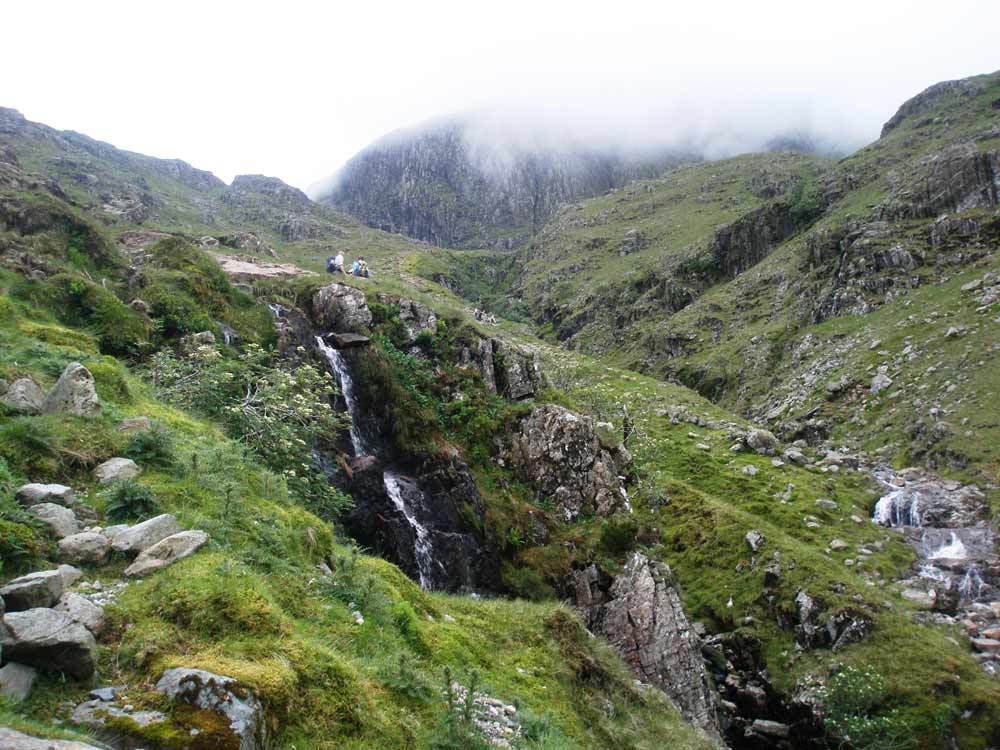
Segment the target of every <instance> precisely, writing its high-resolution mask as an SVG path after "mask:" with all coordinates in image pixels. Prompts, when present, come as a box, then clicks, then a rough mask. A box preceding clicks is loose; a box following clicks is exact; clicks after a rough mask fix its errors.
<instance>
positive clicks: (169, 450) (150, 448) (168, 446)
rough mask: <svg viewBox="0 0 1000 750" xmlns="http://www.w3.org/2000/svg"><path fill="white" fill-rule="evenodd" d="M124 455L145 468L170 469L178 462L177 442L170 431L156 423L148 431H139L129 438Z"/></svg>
mask: <svg viewBox="0 0 1000 750" xmlns="http://www.w3.org/2000/svg"><path fill="white" fill-rule="evenodd" d="M122 455H124V456H125V457H127V458H131V459H132V460H133V461H136V462H138V463H139V464H141V465H143V466H157V467H160V468H163V469H168V468H170V467H171V466H173V465H174V463H175V462H176V461H177V454H176V441H175V440H174V436H173V434H172V433H171V432H170V430H168V429H167V428H166V427H164V426H163V425H162V424H159V423H158V422H154V423H153V424H152V425H151V426H150V428H149V429H148V430H139V431H137V432H136V433H134V434H133V435H132V437H131V438H129V441H128V444H127V445H126V446H125V450H124V452H123V453H122Z"/></svg>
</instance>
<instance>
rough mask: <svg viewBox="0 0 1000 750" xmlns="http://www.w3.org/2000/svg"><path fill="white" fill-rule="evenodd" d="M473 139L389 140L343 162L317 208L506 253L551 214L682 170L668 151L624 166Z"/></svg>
mask: <svg viewBox="0 0 1000 750" xmlns="http://www.w3.org/2000/svg"><path fill="white" fill-rule="evenodd" d="M480 135H482V133H481V132H480V131H479V125H478V123H476V122H472V121H469V120H467V119H465V118H454V119H452V120H450V121H448V122H444V123H436V124H434V125H432V126H425V127H419V128H414V129H413V130H412V131H410V132H405V133H396V134H394V135H393V136H392V137H391V138H386V139H384V140H382V141H378V142H376V143H373V144H372V145H370V146H368V147H367V148H365V149H364V150H363V151H361V152H360V153H359V154H358V155H356V156H355V157H354V158H352V159H351V160H350V161H349V162H348V163H347V164H346V165H344V167H343V169H342V170H341V171H340V173H339V174H338V175H337V176H336V179H335V180H332V181H331V182H332V188H331V189H328V190H327V191H326V193H325V194H321V195H319V196H317V197H318V200H319V201H320V202H321V203H327V204H329V205H333V206H336V207H338V208H340V209H341V210H344V211H346V212H347V213H350V214H352V215H353V216H356V217H357V218H359V219H360V220H361V221H363V222H364V223H366V224H368V225H369V226H372V227H375V228H377V229H384V230H386V231H388V232H397V233H401V234H406V235H409V236H410V237H415V238H417V239H420V240H426V241H428V242H431V243H434V244H436V245H441V246H444V247H501V248H505V249H509V248H510V247H512V246H515V245H518V244H522V243H523V242H525V241H527V240H528V239H529V238H530V236H531V234H532V233H533V232H534V231H535V230H536V229H537V228H538V227H540V226H541V225H542V224H543V223H544V222H545V221H546V220H547V219H548V218H549V217H550V216H551V215H552V213H553V212H554V211H555V210H556V208H557V207H558V206H559V205H560V204H562V203H567V202H570V201H573V200H575V199H578V198H582V197H587V196H593V195H600V194H602V193H604V192H606V191H608V190H609V189H612V188H615V187H619V186H621V185H624V184H625V183H627V182H630V181H631V180H634V179H639V178H642V177H655V176H657V175H659V174H660V172H662V171H663V170H665V169H667V168H668V167H670V166H673V165H675V164H677V163H679V162H680V161H682V158H681V157H679V156H677V155H676V154H673V153H670V152H668V151H662V152H661V153H659V154H655V155H650V156H649V157H648V158H638V157H637V158H634V159H633V158H630V157H628V156H625V155H622V154H621V153H619V152H615V151H612V150H601V149H594V148H577V149H560V150H558V151H554V150H545V149H538V148H527V147H525V145H524V144H523V143H513V142H506V143H504V142H502V141H503V139H502V138H501V139H500V141H498V140H497V137H496V136H497V133H492V134H491V137H489V138H488V139H481V138H479V137H478V136H480ZM498 233H503V235H504V236H502V237H500V238H498V237H497V235H498Z"/></svg>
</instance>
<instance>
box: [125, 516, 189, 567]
mask: <svg viewBox="0 0 1000 750" xmlns="http://www.w3.org/2000/svg"><path fill="white" fill-rule="evenodd" d="M180 531H181V525H180V524H179V523H177V519H176V518H175V517H174V516H172V515H170V514H169V513H161V514H160V515H158V516H154V517H153V518H149V519H147V520H145V521H143V522H142V523H137V524H136V525H135V526H130V527H128V528H125V529H123V530H122V531H119V532H118V533H117V534H115V536H114V538H113V539H112V540H111V549H113V550H114V551H115V552H121V553H123V554H125V555H129V556H135V555H138V554H139V553H140V552H142V551H143V550H145V549H148V548H149V547H152V546H153V545H154V544H156V543H157V542H159V541H161V540H163V539H166V538H167V537H168V536H171V535H173V534H177V533H179V532H180Z"/></svg>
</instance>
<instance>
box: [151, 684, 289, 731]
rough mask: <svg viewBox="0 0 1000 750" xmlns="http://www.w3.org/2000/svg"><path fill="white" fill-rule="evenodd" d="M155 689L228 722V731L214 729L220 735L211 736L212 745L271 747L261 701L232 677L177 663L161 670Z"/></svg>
mask: <svg viewBox="0 0 1000 750" xmlns="http://www.w3.org/2000/svg"><path fill="white" fill-rule="evenodd" d="M156 690H157V691H158V692H160V693H163V695H164V696H166V698H167V700H169V701H175V702H182V703H187V704H188V705H190V706H193V707H194V708H196V709H199V710H201V711H208V712H211V713H215V714H219V715H221V716H222V717H224V718H225V719H226V721H228V722H229V726H228V731H227V730H226V729H223V730H221V731H220V730H213V731H218V733H219V736H217V737H212V738H211V740H212V741H214V742H215V743H216V744H215V745H211V746H214V747H234V748H239V750H270V748H272V747H273V744H274V743H273V740H272V738H271V727H270V726H269V722H268V718H267V715H266V714H265V712H264V707H263V705H262V704H261V702H260V700H259V699H258V698H257V696H255V695H254V694H253V692H251V691H250V690H247V689H246V688H244V687H242V686H241V685H239V684H238V683H237V682H236V680H234V679H233V678H232V677H225V676H222V675H217V674H213V673H211V672H206V671H204V670H201V669H186V668H183V667H177V668H174V669H168V670H167V671H166V672H164V673H163V675H162V676H161V677H160V679H159V680H158V681H157V683H156ZM223 735H228V736H223ZM209 746H210V745H205V747H209Z"/></svg>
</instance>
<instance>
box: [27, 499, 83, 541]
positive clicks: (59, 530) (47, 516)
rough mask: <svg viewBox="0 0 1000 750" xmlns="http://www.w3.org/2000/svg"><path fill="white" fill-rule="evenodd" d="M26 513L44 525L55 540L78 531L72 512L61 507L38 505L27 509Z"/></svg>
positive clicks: (46, 504) (48, 504)
mask: <svg viewBox="0 0 1000 750" xmlns="http://www.w3.org/2000/svg"><path fill="white" fill-rule="evenodd" d="M28 512H29V513H31V515H33V516H34V517H35V518H37V519H38V520H39V521H41V522H42V523H43V524H45V527H46V529H47V530H48V532H49V533H50V534H51V535H52V536H54V537H55V538H56V539H62V538H63V537H65V536H69V535H71V534H75V533H77V532H78V531H79V530H80V527H79V525H78V524H77V522H76V516H75V515H73V511H72V510H70V509H69V508H67V507H65V506H63V505H56V504H55V503H38V504H37V505H32V506H31V507H30V508H28Z"/></svg>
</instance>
